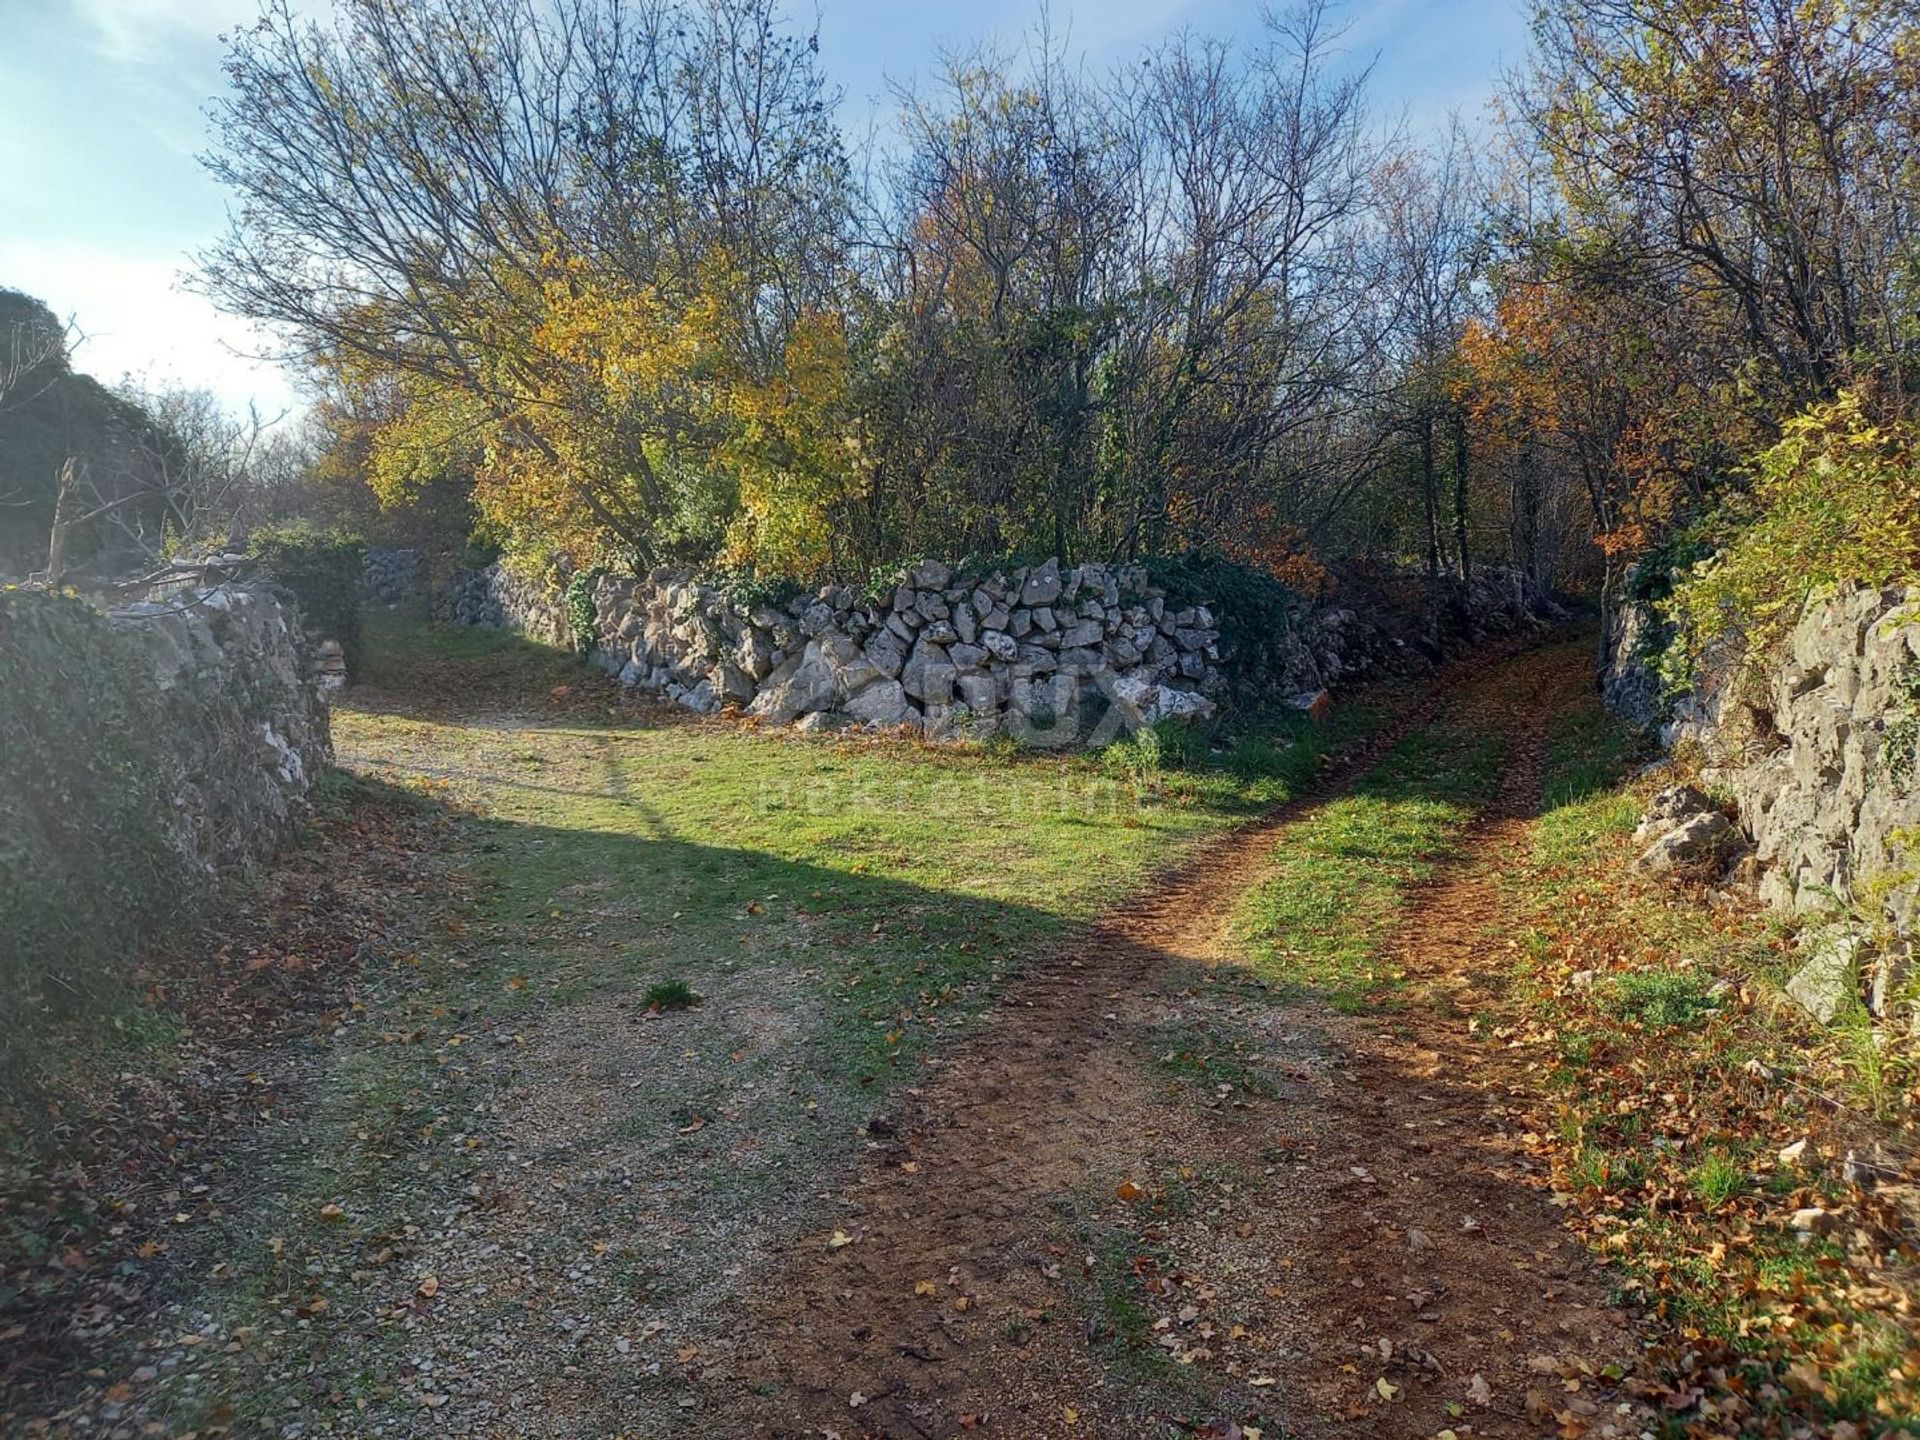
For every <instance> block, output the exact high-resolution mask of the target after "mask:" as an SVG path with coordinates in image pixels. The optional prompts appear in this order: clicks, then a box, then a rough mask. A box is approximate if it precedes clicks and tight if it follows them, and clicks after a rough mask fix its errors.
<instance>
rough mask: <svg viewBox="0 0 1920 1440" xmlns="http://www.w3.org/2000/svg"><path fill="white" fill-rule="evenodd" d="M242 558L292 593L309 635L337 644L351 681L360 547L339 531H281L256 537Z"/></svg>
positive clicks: (358, 648) (363, 555)
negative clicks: (248, 557)
mask: <svg viewBox="0 0 1920 1440" xmlns="http://www.w3.org/2000/svg"><path fill="white" fill-rule="evenodd" d="M247 552H248V554H250V555H252V556H253V558H254V559H255V560H256V561H258V562H259V565H260V568H261V570H262V571H264V572H265V573H266V574H267V575H268V576H270V577H271V578H272V579H273V580H274V581H275V582H276V583H278V584H280V585H283V586H285V587H286V588H287V589H288V590H291V591H292V592H293V595H294V598H295V599H296V600H298V601H299V602H300V618H301V621H302V623H303V624H304V625H305V627H306V629H307V630H308V631H309V632H311V633H312V634H314V635H316V636H318V637H319V638H321V639H323V640H337V641H339V642H340V648H341V650H342V651H343V652H344V653H345V655H346V661H347V677H348V678H349V679H352V678H353V677H355V676H357V675H358V674H359V673H360V660H361V656H362V653H363V649H364V642H363V639H362V635H361V620H360V601H361V593H362V590H363V587H364V576H365V571H366V560H367V546H366V542H365V541H363V540H362V539H360V537H359V536H357V535H351V534H348V533H346V532H344V531H338V530H317V529H314V528H313V527H311V526H307V525H286V526H279V527H276V528H273V529H270V530H262V531H258V532H256V533H255V534H254V536H253V539H252V540H251V542H250V543H249V544H248V546H247Z"/></svg>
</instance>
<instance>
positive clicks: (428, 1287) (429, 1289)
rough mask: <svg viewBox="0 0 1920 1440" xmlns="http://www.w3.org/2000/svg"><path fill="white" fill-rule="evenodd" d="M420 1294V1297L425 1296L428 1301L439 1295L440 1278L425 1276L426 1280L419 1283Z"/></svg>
mask: <svg viewBox="0 0 1920 1440" xmlns="http://www.w3.org/2000/svg"><path fill="white" fill-rule="evenodd" d="M420 1293H421V1294H422V1295H425V1296H426V1297H427V1298H428V1299H429V1300H431V1299H432V1298H433V1297H434V1296H435V1295H437V1294H439V1293H440V1277H439V1276H437V1275H429V1276H427V1278H426V1279H424V1280H422V1281H421V1282H420Z"/></svg>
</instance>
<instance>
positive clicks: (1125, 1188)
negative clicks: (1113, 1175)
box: [1113, 1180, 1146, 1205]
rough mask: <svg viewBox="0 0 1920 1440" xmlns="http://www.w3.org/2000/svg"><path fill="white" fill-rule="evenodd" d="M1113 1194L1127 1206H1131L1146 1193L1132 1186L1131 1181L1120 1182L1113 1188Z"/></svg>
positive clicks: (1136, 1186)
mask: <svg viewBox="0 0 1920 1440" xmlns="http://www.w3.org/2000/svg"><path fill="white" fill-rule="evenodd" d="M1113 1193H1114V1194H1115V1195H1117V1196H1119V1197H1120V1199H1122V1200H1124V1201H1125V1202H1126V1203H1127V1204H1129V1205H1131V1204H1132V1203H1133V1202H1134V1201H1136V1200H1138V1199H1139V1198H1140V1197H1141V1196H1142V1195H1144V1194H1145V1193H1146V1192H1145V1191H1144V1190H1142V1189H1141V1188H1140V1187H1139V1186H1138V1185H1136V1184H1134V1183H1133V1181H1131V1180H1122V1181H1121V1182H1120V1183H1119V1184H1118V1185H1116V1186H1114V1189H1113Z"/></svg>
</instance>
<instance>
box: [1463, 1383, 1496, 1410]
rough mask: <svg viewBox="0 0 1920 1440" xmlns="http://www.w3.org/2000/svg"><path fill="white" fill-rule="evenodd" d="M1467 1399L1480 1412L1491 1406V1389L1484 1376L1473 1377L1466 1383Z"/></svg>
mask: <svg viewBox="0 0 1920 1440" xmlns="http://www.w3.org/2000/svg"><path fill="white" fill-rule="evenodd" d="M1467 1399H1469V1400H1471V1401H1472V1402H1473V1403H1474V1404H1475V1405H1478V1406H1479V1407H1480V1408H1481V1409H1482V1410H1484V1409H1486V1408H1487V1407H1488V1406H1490V1405H1492V1404H1493V1387H1492V1386H1491V1385H1489V1384H1487V1379H1486V1377H1485V1376H1484V1375H1475V1376H1474V1377H1473V1379H1471V1380H1469V1381H1468V1382H1467Z"/></svg>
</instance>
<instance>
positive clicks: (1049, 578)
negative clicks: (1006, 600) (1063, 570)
mask: <svg viewBox="0 0 1920 1440" xmlns="http://www.w3.org/2000/svg"><path fill="white" fill-rule="evenodd" d="M1063 588H1064V586H1063V584H1062V582H1061V579H1060V562H1059V561H1058V560H1047V561H1046V562H1045V563H1043V564H1040V565H1037V566H1035V567H1034V568H1033V569H1031V570H1029V571H1028V572H1027V578H1026V581H1025V582H1024V583H1023V584H1022V585H1021V587H1020V603H1021V604H1022V605H1051V604H1053V602H1054V601H1056V600H1058V599H1059V598H1060V592H1061V590H1062V589H1063Z"/></svg>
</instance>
